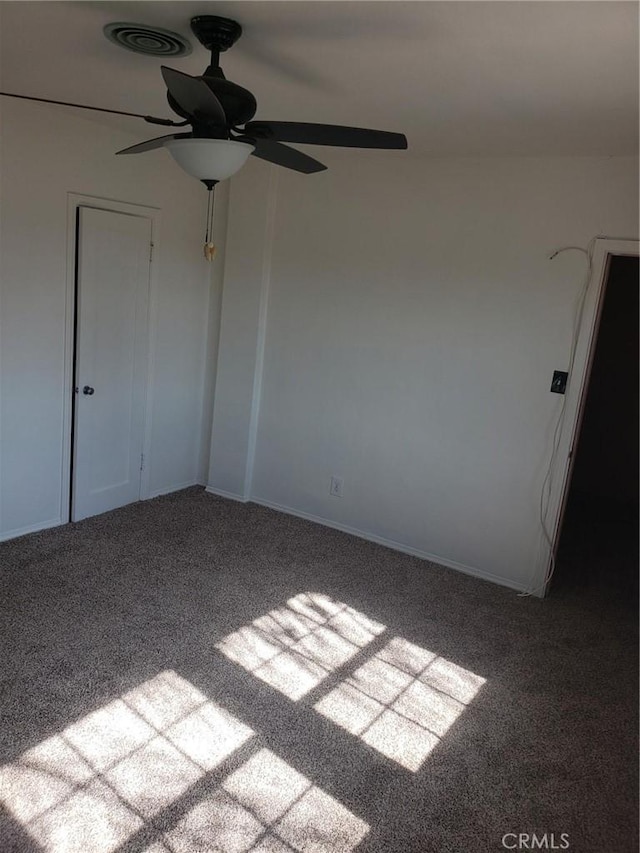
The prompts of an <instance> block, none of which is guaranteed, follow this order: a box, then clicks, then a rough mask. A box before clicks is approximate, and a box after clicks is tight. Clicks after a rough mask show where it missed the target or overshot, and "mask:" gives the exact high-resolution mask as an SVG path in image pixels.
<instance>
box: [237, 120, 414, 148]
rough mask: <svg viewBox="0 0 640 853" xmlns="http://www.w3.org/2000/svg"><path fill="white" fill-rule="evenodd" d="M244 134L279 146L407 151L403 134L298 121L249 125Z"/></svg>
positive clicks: (258, 122) (251, 122) (405, 138)
mask: <svg viewBox="0 0 640 853" xmlns="http://www.w3.org/2000/svg"><path fill="white" fill-rule="evenodd" d="M243 132H244V133H246V134H248V135H250V136H252V135H254V134H255V136H256V137H263V138H267V139H277V140H278V141H279V142H298V143H301V144H308V145H340V146H342V147H344V148H398V149H404V148H406V147H407V137H406V136H405V135H404V133H390V132H389V131H387V130H369V129H368V128H365V127H344V126H343V125H338V124H314V123H310V122H298V121H250V122H249V123H248V124H246V125H245V128H244V131H243Z"/></svg>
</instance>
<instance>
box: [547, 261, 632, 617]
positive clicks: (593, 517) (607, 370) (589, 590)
mask: <svg viewBox="0 0 640 853" xmlns="http://www.w3.org/2000/svg"><path fill="white" fill-rule="evenodd" d="M639 307H640V303H639V268H638V258H637V257H622V256H614V257H612V258H611V260H610V265H609V271H608V277H607V282H606V288H605V293H604V301H603V305H602V312H601V315H600V324H599V328H598V333H597V339H596V346H595V353H594V358H593V364H592V368H591V376H590V378H589V384H588V389H587V395H586V400H585V405H584V414H583V419H582V425H581V428H580V436H579V439H578V443H577V447H576V448H575V451H574V452H575V454H576V455H575V460H574V466H573V472H572V476H571V483H570V486H569V493H568V498H567V504H566V509H565V514H564V519H563V523H562V530H561V533H560V539H559V545H558V550H557V560H556V569H555V573H554V579H553V583H552V594H560V593H562V592H563V591H564V592H571V594H572V595H575V593H576V592H580V593H584V594H585V595H590V596H595V597H597V598H598V599H607V600H609V601H611V600H615V601H616V602H617V603H623V604H625V605H627V604H628V605H629V607H630V609H631V610H633V612H636V613H637V594H638V556H639V555H638V533H639V530H638V526H639V525H638V510H639V506H638V380H639V370H638V346H639V344H638V311H639Z"/></svg>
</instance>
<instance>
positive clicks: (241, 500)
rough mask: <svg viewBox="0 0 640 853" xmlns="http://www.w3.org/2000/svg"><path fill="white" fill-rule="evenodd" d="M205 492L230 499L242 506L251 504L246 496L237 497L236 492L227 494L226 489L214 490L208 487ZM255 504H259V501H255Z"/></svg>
mask: <svg viewBox="0 0 640 853" xmlns="http://www.w3.org/2000/svg"><path fill="white" fill-rule="evenodd" d="M205 492H208V494H210V495H217V497H219V498H229V500H231V501H238V503H241V504H246V503H248V502H249V499H248V498H245V497H244V495H237V494H236V493H235V492H225V490H224V489H214V488H213V486H206V487H205ZM254 503H258V501H254Z"/></svg>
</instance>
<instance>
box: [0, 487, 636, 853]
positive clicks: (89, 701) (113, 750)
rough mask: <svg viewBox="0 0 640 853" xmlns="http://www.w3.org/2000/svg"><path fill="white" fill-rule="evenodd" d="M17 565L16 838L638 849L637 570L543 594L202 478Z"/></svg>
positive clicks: (421, 849)
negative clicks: (621, 588)
mask: <svg viewBox="0 0 640 853" xmlns="http://www.w3.org/2000/svg"><path fill="white" fill-rule="evenodd" d="M0 563H1V566H2V571H1V578H2V583H3V593H2V600H1V602H0V611H1V612H2V618H3V631H2V633H3V638H4V649H3V653H2V659H1V673H0V677H1V682H0V683H1V686H2V698H3V720H2V726H1V730H0V749H1V752H2V754H1V756H0V759H1V762H2V767H1V768H0V794H1V797H2V813H1V818H0V821H1V825H0V833H1V838H2V841H1V843H0V850H2V853H9V851H21V853H36V851H47V853H114V852H115V851H117V853H140V852H141V851H148V852H149V853H163V852H164V853H166V851H173V853H199V851H207V853H208V851H218V850H220V851H224V853H231V851H234V853H236V851H238V853H240V851H248V850H251V851H257V852H258V853H291V851H318V853H325V851H327V853H350V851H357V853H373V851H389V852H390V853H391V851H397V853H410V851H417V853H430V851H437V852H438V853H447V851H451V853H467V851H474V853H482V851H501V850H504V849H518V848H517V847H514V846H513V845H514V844H515V843H516V842H517V839H516V836H515V835H508V836H507V837H506V839H505V844H503V842H502V839H503V837H504V836H505V834H507V833H516V834H518V833H527V834H528V835H529V836H531V835H532V834H533V833H535V834H536V836H537V838H538V839H542V838H543V836H544V833H546V836H544V837H545V838H546V841H545V845H546V847H547V848H551V847H552V842H554V843H555V845H556V848H557V849H566V844H567V843H568V844H570V847H569V848H568V849H570V850H575V851H582V853H589V851H594V853H595V851H597V853H602V851H608V853H626V851H632V850H635V849H637V809H636V804H637V797H638V789H637V761H636V754H637V737H636V731H637V713H636V707H637V694H636V685H637V674H636V673H637V652H636V649H637V645H636V638H637V632H636V622H637V610H636V603H635V600H634V596H629V595H628V594H627V592H626V591H625V592H624V594H622V595H619V594H616V585H615V584H613V585H610V588H609V592H608V594H606V595H605V594H604V593H603V591H602V589H600V590H598V591H597V592H594V591H593V590H587V591H585V590H578V591H575V590H574V591H572V590H571V588H569V587H568V588H567V589H565V588H564V587H562V585H560V586H559V587H558V589H557V591H555V592H554V594H552V595H551V597H550V598H549V599H548V600H546V601H545V602H542V601H540V600H538V599H526V598H519V597H517V595H516V594H515V593H514V592H512V591H510V590H507V589H504V588H501V587H498V586H494V585H492V584H489V583H485V582H482V581H479V580H476V579H473V578H469V577H466V576H464V575H461V574H458V573H456V572H453V571H450V570H447V569H444V568H442V567H439V566H436V565H432V564H429V563H425V562H423V561H421V560H418V559H414V558H411V557H408V556H405V555H402V554H399V553H396V552H393V551H390V550H387V549H385V548H383V547H380V546H377V545H374V544H370V543H367V542H364V541H361V540H358V539H355V538H352V537H350V536H348V535H345V534H342V533H339V532H337V531H333V530H329V529H326V528H323V527H319V526H316V525H314V524H311V523H309V522H305V521H302V520H299V519H295V518H291V517H287V516H285V515H281V514H278V513H275V512H273V511H271V510H268V509H265V508H262V507H258V506H255V505H250V504H249V505H239V504H235V503H232V502H229V501H225V500H222V499H219V498H215V497H212V496H210V495H207V494H205V493H204V491H203V490H202V489H198V488H194V489H188V490H185V491H183V492H179V493H176V494H173V495H168V496H165V497H162V498H158V499H156V500H153V501H148V502H145V503H139V504H136V505H133V506H130V507H127V508H125V509H122V510H116V511H114V512H111V513H107V514H106V515H103V516H99V517H97V518H93V519H88V520H86V521H84V522H81V523H79V524H75V525H67V526H65V527H62V528H58V529H55V530H50V531H45V532H42V533H38V534H34V535H31V536H27V537H23V538H21V539H19V540H14V541H12V542H7V543H4V544H3V545H0ZM551 833H554V838H552V837H551ZM562 833H565V834H566V835H564V836H563V835H561V834H562ZM527 843H529V844H531V843H532V842H531V841H527ZM561 843H564V844H565V847H564V848H561V847H560V844H561ZM509 845H511V846H510V847H509ZM519 849H527V848H526V847H520V848H519ZM529 849H531V847H529ZM534 849H535V848H534ZM538 849H539V848H538Z"/></svg>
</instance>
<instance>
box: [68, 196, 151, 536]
mask: <svg viewBox="0 0 640 853" xmlns="http://www.w3.org/2000/svg"><path fill="white" fill-rule="evenodd" d="M79 207H94V208H97V209H99V210H108V211H111V212H113V213H124V214H126V215H129V216H140V217H145V218H147V219H150V220H151V246H152V253H151V255H150V259H151V260H150V266H149V301H148V306H149V309H148V314H147V329H146V332H147V360H146V374H147V375H146V384H145V403H144V431H143V439H142V452H143V454H144V460H145V464H144V466H143V469H142V476H141V479H140V500H145V499H146V498H148V497H149V494H150V478H149V474H150V465H149V462H150V454H149V448H150V446H151V418H152V408H153V405H152V404H153V400H152V387H153V383H152V377H153V367H154V362H155V336H154V335H153V330H154V329H155V328H156V326H157V322H156V319H157V293H158V280H157V279H158V272H157V265H156V264H155V263H154V259H155V255H156V252H157V250H158V244H159V239H160V224H161V222H160V210H159V209H158V208H157V207H149V206H147V205H142V204H134V203H132V202H126V201H118V200H116V199H109V198H101V197H99V196H91V195H85V194H83V193H75V192H68V193H67V271H66V293H65V332H64V385H63V394H64V400H63V408H62V429H63V433H62V434H63V445H62V471H61V478H60V480H61V483H62V494H61V500H60V507H61V513H60V522H61V523H62V524H67V523H68V522H69V521H70V520H71V508H70V497H71V460H72V454H73V448H72V446H71V441H72V434H73V374H74V358H75V316H76V274H77V270H76V258H77V248H78V247H77V238H78V235H77V227H76V223H77V216H78V208H79Z"/></svg>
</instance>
